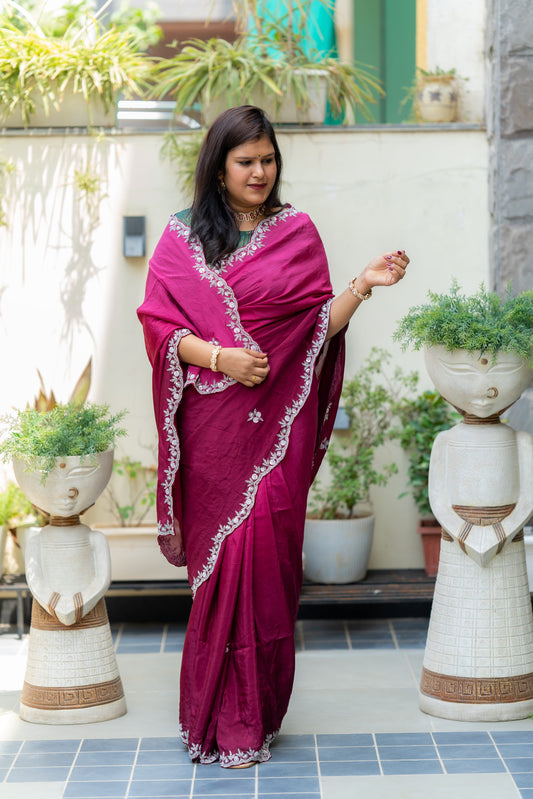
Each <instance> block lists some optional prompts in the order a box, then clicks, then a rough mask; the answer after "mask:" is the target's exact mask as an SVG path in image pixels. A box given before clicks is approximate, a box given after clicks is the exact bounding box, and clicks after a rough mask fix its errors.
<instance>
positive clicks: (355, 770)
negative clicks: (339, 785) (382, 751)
mask: <svg viewBox="0 0 533 799" xmlns="http://www.w3.org/2000/svg"><path fill="white" fill-rule="evenodd" d="M320 774H321V775H322V777H348V776H351V777H361V776H370V775H372V774H375V775H378V774H381V769H380V767H379V763H378V761H377V760H375V761H364V760H363V761H359V762H354V761H352V762H347V761H340V762H337V763H332V762H327V763H321V764H320Z"/></svg>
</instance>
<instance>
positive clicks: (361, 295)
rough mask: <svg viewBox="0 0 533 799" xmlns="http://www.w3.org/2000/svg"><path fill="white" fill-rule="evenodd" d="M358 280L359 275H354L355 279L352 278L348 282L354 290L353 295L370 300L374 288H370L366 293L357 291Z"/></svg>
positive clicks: (352, 290)
mask: <svg viewBox="0 0 533 799" xmlns="http://www.w3.org/2000/svg"><path fill="white" fill-rule="evenodd" d="M356 280H357V277H354V279H353V280H350V282H349V283H348V286H349V288H350V291H351V292H352V294H353V296H354V297H357V298H358V299H359V300H369V299H370V297H371V296H372V289H368V291H367V293H366V294H361V292H360V291H357V289H356V288H355V281H356Z"/></svg>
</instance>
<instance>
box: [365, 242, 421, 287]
mask: <svg viewBox="0 0 533 799" xmlns="http://www.w3.org/2000/svg"><path fill="white" fill-rule="evenodd" d="M408 263H409V258H408V257H407V255H406V254H405V250H395V251H393V252H387V253H385V254H384V255H378V256H377V258H374V259H373V260H372V261H370V263H368V264H367V265H366V266H365V268H364V269H363V271H362V272H361V273H360V274H359V276H358V278H357V290H358V291H360V292H361V294H366V293H367V291H369V290H370V289H372V288H374V286H393V285H394V284H395V283H398V281H399V280H401V279H402V278H403V277H405V273H406V269H407V265H408Z"/></svg>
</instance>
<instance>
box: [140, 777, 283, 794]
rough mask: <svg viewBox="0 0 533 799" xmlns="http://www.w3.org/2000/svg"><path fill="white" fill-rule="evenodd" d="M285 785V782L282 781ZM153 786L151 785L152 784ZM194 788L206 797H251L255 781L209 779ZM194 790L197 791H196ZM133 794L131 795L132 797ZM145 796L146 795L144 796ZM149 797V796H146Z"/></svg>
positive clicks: (199, 782)
mask: <svg viewBox="0 0 533 799" xmlns="http://www.w3.org/2000/svg"><path fill="white" fill-rule="evenodd" d="M283 782H284V783H285V780H283ZM152 785H153V783H152ZM194 787H195V794H196V793H205V794H207V796H221V795H224V796H232V797H237V796H238V797H242V796H243V795H244V796H246V795H251V796H253V795H254V793H255V779H254V778H253V777H250V778H248V779H238V778H234V779H228V780H225V779H220V780H217V779H211V780H201V781H198V782H196V780H195V782H194ZM196 788H198V790H197V791H196ZM133 795H134V794H132V796H133ZM145 795H146V794H145ZM148 795H150V794H148Z"/></svg>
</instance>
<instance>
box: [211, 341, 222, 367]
mask: <svg viewBox="0 0 533 799" xmlns="http://www.w3.org/2000/svg"><path fill="white" fill-rule="evenodd" d="M221 349H222V347H221V345H220V344H217V346H216V347H215V348H214V349H213V352H212V353H211V361H210V363H209V368H210V369H211V371H212V372H218V368H217V361H218V356H219V355H220V350H221Z"/></svg>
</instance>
